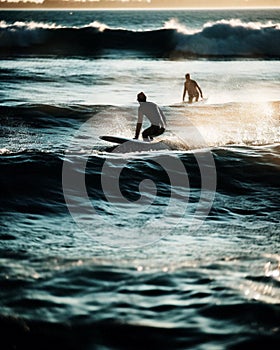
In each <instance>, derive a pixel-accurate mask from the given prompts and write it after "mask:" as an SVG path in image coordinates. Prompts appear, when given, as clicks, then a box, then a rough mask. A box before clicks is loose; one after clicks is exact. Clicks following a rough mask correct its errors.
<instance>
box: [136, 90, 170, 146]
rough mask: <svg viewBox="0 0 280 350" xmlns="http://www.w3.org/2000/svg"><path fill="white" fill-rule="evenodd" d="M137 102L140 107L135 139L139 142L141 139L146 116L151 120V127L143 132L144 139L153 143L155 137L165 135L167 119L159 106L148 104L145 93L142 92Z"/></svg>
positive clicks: (152, 103)
mask: <svg viewBox="0 0 280 350" xmlns="http://www.w3.org/2000/svg"><path fill="white" fill-rule="evenodd" d="M137 101H138V102H139V104H140V106H139V108H138V120H137V125H136V130H135V137H134V139H136V140H137V139H138V137H139V134H140V131H141V128H142V123H143V116H144V115H145V116H146V117H147V118H148V119H149V121H150V123H151V125H150V127H148V128H147V129H145V130H144V131H143V132H142V137H143V140H144V141H152V140H153V138H154V137H156V136H159V135H161V134H163V133H164V131H165V128H166V117H165V115H164V114H163V112H162V110H161V109H160V108H159V106H158V105H157V104H155V103H154V102H147V97H146V95H145V94H144V92H140V93H139V94H138V95H137Z"/></svg>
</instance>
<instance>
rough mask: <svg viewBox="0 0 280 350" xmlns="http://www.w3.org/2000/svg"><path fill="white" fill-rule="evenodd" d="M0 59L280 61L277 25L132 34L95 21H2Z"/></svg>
mask: <svg viewBox="0 0 280 350" xmlns="http://www.w3.org/2000/svg"><path fill="white" fill-rule="evenodd" d="M0 48H1V55H4V56H16V55H36V56H44V55H57V56H93V57H94V56H96V57H100V56H104V55H105V56H106V55H110V54H112V52H113V53H115V52H119V51H120V52H123V51H126V52H130V53H131V54H135V55H136V54H138V55H139V54H140V53H142V54H143V55H145V56H157V57H171V58H176V57H194V56H195V57H213V58H214V57H215V58H219V57H232V58H234V57H244V58H264V59H265V58H268V59H269V58H274V59H275V58H276V59H278V58H280V25H279V23H272V22H269V23H266V24H262V23H257V22H252V23H251V22H249V23H244V22H242V21H240V20H221V21H216V22H209V23H206V24H204V26H203V27H202V28H200V29H197V30H190V29H188V28H186V27H185V26H184V25H181V24H180V23H178V22H177V21H176V20H171V21H169V22H167V23H166V24H165V26H164V27H163V28H159V29H156V30H141V31H139V30H138V31H133V30H128V29H125V28H110V27H108V26H106V24H103V23H99V22H93V23H91V24H89V25H87V26H81V27H67V26H57V25H48V24H45V23H36V22H15V23H14V24H7V23H6V22H5V21H2V22H0Z"/></svg>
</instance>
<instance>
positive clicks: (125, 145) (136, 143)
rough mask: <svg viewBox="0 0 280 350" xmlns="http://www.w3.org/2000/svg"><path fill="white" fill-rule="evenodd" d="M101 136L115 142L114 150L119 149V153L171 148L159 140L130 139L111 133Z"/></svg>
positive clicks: (104, 139) (102, 138) (105, 139)
mask: <svg viewBox="0 0 280 350" xmlns="http://www.w3.org/2000/svg"><path fill="white" fill-rule="evenodd" d="M99 138H100V139H101V140H103V141H107V142H111V143H115V144H116V147H115V149H114V152H115V151H117V152H119V153H125V152H135V151H152V150H166V149H170V147H169V146H168V145H167V144H165V143H164V142H163V141H158V140H154V141H151V142H148V141H143V140H135V139H130V138H127V137H120V136H110V135H104V136H99ZM117 145H119V146H117Z"/></svg>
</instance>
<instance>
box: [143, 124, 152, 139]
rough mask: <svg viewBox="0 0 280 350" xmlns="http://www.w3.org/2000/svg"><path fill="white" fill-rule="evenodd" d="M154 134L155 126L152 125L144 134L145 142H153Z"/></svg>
mask: <svg viewBox="0 0 280 350" xmlns="http://www.w3.org/2000/svg"><path fill="white" fill-rule="evenodd" d="M152 134H153V125H151V126H150V127H149V128H147V129H145V130H144V131H143V132H142V137H143V140H144V141H152V140H153V138H152Z"/></svg>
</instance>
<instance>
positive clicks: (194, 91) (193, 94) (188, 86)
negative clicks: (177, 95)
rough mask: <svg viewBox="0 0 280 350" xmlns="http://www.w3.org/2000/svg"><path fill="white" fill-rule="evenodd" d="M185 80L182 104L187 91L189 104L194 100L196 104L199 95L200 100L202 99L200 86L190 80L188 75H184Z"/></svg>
mask: <svg viewBox="0 0 280 350" xmlns="http://www.w3.org/2000/svg"><path fill="white" fill-rule="evenodd" d="M185 78H186V80H185V83H184V92H183V102H184V101H185V96H186V92H187V91H188V95H189V103H192V102H193V99H194V98H195V101H196V102H197V101H198V98H199V94H200V96H201V98H203V95H202V91H201V88H200V86H199V85H198V84H197V82H196V81H195V80H192V79H191V76H190V74H189V73H187V74H186V75H185Z"/></svg>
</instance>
